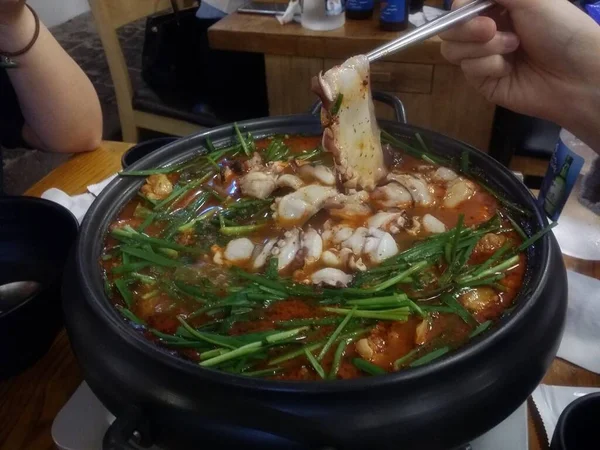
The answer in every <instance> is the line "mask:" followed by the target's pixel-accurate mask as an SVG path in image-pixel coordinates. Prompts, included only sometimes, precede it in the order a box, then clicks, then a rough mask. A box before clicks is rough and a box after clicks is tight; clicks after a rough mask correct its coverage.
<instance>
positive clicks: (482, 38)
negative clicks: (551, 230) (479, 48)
mask: <svg viewBox="0 0 600 450" xmlns="http://www.w3.org/2000/svg"><path fill="white" fill-rule="evenodd" d="M495 34H496V22H494V21H493V20H492V19H490V18H489V17H475V18H474V19H472V20H469V21H468V22H466V23H463V24H461V25H458V26H456V27H454V28H451V29H450V30H448V31H444V32H443V33H440V38H442V39H443V40H445V41H457V42H487V41H489V40H490V39H492V38H493V37H494V35H495Z"/></svg>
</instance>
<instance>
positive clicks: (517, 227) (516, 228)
mask: <svg viewBox="0 0 600 450" xmlns="http://www.w3.org/2000/svg"><path fill="white" fill-rule="evenodd" d="M505 217H506V218H507V219H508V221H509V222H510V223H511V224H512V226H513V229H514V230H515V231H516V232H517V233H518V234H519V236H521V238H522V239H523V241H526V240H527V234H525V231H523V228H521V226H520V225H519V224H518V223H517V221H516V220H514V219H513V218H512V217H510V215H508V214H506V215H505Z"/></svg>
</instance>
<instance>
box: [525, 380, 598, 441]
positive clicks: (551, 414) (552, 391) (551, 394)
mask: <svg viewBox="0 0 600 450" xmlns="http://www.w3.org/2000/svg"><path fill="white" fill-rule="evenodd" d="M593 392H600V388H592V387H576V386H549V385H547V384H540V385H539V386H538V387H537V388H535V391H533V394H531V398H533V403H534V404H535V407H536V409H537V410H538V412H539V414H540V418H541V419H542V423H543V424H544V429H545V430H546V438H547V439H548V443H550V441H551V440H552V435H553V434H554V429H555V428H556V424H557V423H558V418H559V417H560V414H561V413H562V412H563V411H564V409H565V408H566V407H567V406H569V404H570V403H571V402H573V401H575V400H577V399H578V398H579V397H583V396H584V395H587V394H591V393H593Z"/></svg>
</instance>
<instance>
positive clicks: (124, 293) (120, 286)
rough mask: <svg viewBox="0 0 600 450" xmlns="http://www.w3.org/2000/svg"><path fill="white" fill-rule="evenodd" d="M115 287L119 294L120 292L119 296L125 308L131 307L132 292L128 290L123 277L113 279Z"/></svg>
mask: <svg viewBox="0 0 600 450" xmlns="http://www.w3.org/2000/svg"><path fill="white" fill-rule="evenodd" d="M115 287H116V288H117V290H118V291H119V294H121V297H123V301H124V302H125V304H126V305H127V308H131V306H132V305H133V294H132V293H131V291H130V290H129V286H127V282H126V281H125V280H124V279H122V278H119V279H118V280H115Z"/></svg>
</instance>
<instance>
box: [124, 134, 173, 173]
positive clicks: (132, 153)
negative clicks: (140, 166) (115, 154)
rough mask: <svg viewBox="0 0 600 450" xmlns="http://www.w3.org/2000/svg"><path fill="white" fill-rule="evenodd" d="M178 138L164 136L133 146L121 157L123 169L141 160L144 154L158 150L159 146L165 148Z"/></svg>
mask: <svg viewBox="0 0 600 450" xmlns="http://www.w3.org/2000/svg"><path fill="white" fill-rule="evenodd" d="M177 139H179V138H176V137H162V138H156V139H150V140H149V141H145V142H141V143H139V144H138V145H136V146H135V147H131V148H130V149H129V150H127V151H126V152H125V153H124V154H123V157H122V158H121V166H123V169H127V168H128V167H129V166H131V165H132V164H133V163H135V162H137V161H139V160H140V159H142V158H143V157H144V156H146V155H149V154H150V153H152V152H154V151H156V150H158V149H159V148H163V147H164V146H165V145H167V144H170V143H171V142H174V141H176V140H177Z"/></svg>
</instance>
